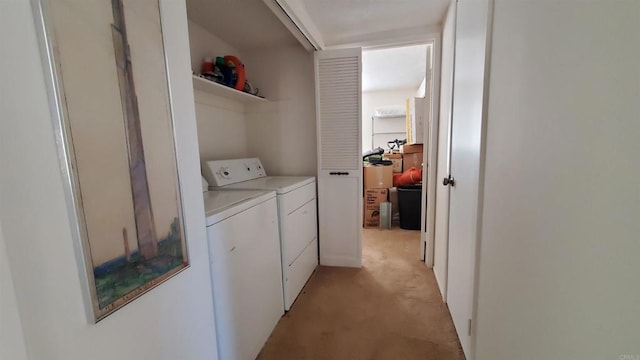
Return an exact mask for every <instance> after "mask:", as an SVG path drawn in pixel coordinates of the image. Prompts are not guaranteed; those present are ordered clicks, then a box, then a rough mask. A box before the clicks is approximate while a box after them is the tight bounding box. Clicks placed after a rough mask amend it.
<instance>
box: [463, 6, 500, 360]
mask: <svg viewBox="0 0 640 360" xmlns="http://www.w3.org/2000/svg"><path fill="white" fill-rule="evenodd" d="M488 2H489V10H488V13H487V35H486V44H485V54H484V56H485V60H484V90H483V98H482V129H481V132H480V134H481V135H480V166H479V171H478V207H477V210H476V216H477V219H476V244H475V264H474V265H475V266H474V269H473V272H474V274H473V292H472V294H473V300H472V302H471V306H472V307H471V319H472V321H471V325H470V328H469V332H470V334H469V336H470V337H471V345H470V346H469V348H470V350H469V352H470V355H469V359H470V360H473V359H474V358H475V356H476V345H477V338H476V329H477V328H478V321H477V319H478V293H479V291H480V290H479V287H480V261H481V258H480V248H481V246H482V221H483V209H484V188H485V187H484V184H485V182H484V180H485V165H486V157H487V156H486V155H487V122H488V118H489V95H490V94H489V89H490V82H491V51H492V47H493V20H494V6H495V2H494V0H488Z"/></svg>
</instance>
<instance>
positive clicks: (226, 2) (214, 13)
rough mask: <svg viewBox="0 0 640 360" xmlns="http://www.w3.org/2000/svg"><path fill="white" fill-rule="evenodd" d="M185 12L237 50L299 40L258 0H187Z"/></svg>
mask: <svg viewBox="0 0 640 360" xmlns="http://www.w3.org/2000/svg"><path fill="white" fill-rule="evenodd" d="M187 16H188V17H189V20H191V21H193V22H195V23H197V24H198V25H200V26H202V27H204V28H205V29H206V30H207V31H209V32H211V33H212V34H215V35H216V36H218V37H219V38H221V39H222V40H224V41H225V42H227V43H229V44H233V47H235V48H236V49H238V50H240V51H243V50H255V49H264V48H272V47H276V46H283V45H285V46H286V45H297V44H299V43H298V40H296V38H295V37H294V36H293V35H292V34H291V32H290V31H289V30H287V28H286V27H285V26H284V25H283V24H282V22H281V21H280V20H279V19H278V17H276V15H275V14H274V13H273V12H272V11H271V10H270V9H269V8H268V7H267V5H265V3H264V2H262V1H260V0H216V1H212V0H187Z"/></svg>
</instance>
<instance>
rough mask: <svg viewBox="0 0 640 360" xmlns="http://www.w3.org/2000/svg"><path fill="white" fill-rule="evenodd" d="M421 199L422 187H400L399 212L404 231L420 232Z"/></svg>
mask: <svg viewBox="0 0 640 360" xmlns="http://www.w3.org/2000/svg"><path fill="white" fill-rule="evenodd" d="M421 198H422V185H406V186H398V210H399V211H400V227H401V228H402V229H405V230H420V220H421V219H420V218H421V216H420V212H421V211H420V208H421V205H422V204H421Z"/></svg>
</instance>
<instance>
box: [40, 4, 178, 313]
mask: <svg viewBox="0 0 640 360" xmlns="http://www.w3.org/2000/svg"><path fill="white" fill-rule="evenodd" d="M31 2H32V9H33V13H34V17H35V20H36V21H35V22H36V27H37V35H38V40H39V44H40V50H41V56H42V63H43V64H44V67H45V68H44V72H45V75H46V76H45V80H46V86H47V88H48V92H49V106H50V109H51V113H52V115H53V116H52V118H53V129H54V134H55V137H56V144H57V147H58V158H59V161H60V169H61V173H62V176H63V177H64V180H65V182H64V183H65V195H66V200H67V211H68V213H69V218H70V225H71V228H72V233H73V242H74V249H75V252H76V260H77V263H78V268H79V274H80V280H81V283H82V286H83V297H84V302H85V304H86V306H85V308H86V312H87V319H88V321H89V322H90V323H95V322H98V321H100V320H102V319H104V318H105V317H107V316H108V315H110V314H112V313H114V312H115V311H117V310H118V309H120V308H122V307H123V306H125V305H127V304H128V303H130V302H131V301H134V300H135V299H137V298H139V297H140V296H142V295H144V294H145V293H147V292H148V291H150V290H152V289H153V288H155V287H157V286H159V285H160V284H162V283H163V282H165V281H167V280H169V279H170V278H172V277H173V276H175V275H177V274H178V273H180V272H181V271H183V270H185V269H187V268H188V267H189V256H188V249H187V241H186V236H185V231H184V218H183V204H182V196H181V188H180V179H179V174H178V157H177V154H176V143H175V141H176V139H175V122H174V119H173V114H172V111H171V96H170V91H169V83H168V70H167V63H166V54H165V49H164V41H163V36H162V26H161V25H162V24H161V18H160V4H159V1H158V0H142V1H141V0H93V1H85V0H31Z"/></svg>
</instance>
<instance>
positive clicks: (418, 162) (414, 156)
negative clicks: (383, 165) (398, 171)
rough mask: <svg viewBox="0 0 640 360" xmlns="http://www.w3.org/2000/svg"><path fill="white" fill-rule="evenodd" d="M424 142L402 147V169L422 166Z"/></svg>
mask: <svg viewBox="0 0 640 360" xmlns="http://www.w3.org/2000/svg"><path fill="white" fill-rule="evenodd" d="M422 149H423V147H422V144H412V145H403V146H402V147H401V148H400V152H402V162H403V165H402V171H407V170H408V169H411V168H412V167H415V168H418V169H419V168H421V167H422Z"/></svg>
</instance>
